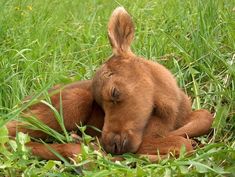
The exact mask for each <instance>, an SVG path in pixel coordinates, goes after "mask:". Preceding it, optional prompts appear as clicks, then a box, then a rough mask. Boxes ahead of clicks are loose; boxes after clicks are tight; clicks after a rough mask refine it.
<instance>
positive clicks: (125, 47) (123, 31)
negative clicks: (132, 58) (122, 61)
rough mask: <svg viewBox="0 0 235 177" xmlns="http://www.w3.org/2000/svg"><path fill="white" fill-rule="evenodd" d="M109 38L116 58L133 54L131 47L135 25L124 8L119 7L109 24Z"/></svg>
mask: <svg viewBox="0 0 235 177" xmlns="http://www.w3.org/2000/svg"><path fill="white" fill-rule="evenodd" d="M108 36H109V41H110V44H111V46H112V48H113V54H114V55H116V56H120V55H121V56H125V55H130V54H132V52H131V49H130V46H131V42H132V40H133V38H134V24H133V22H132V19H131V17H130V15H129V14H128V13H127V11H126V10H125V9H124V8H123V7H117V8H116V9H115V10H114V11H113V13H112V15H111V17H110V20H109V23H108Z"/></svg>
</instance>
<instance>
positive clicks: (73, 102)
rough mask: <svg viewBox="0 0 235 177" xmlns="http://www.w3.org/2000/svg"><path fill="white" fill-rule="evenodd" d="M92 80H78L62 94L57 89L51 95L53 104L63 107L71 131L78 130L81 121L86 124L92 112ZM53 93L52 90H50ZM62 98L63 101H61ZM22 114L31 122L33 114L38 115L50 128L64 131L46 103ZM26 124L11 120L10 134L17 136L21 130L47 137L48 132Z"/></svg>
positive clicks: (37, 136) (65, 121)
mask: <svg viewBox="0 0 235 177" xmlns="http://www.w3.org/2000/svg"><path fill="white" fill-rule="evenodd" d="M90 85H91V81H82V82H77V83H74V84H71V85H68V86H66V87H65V88H63V89H62V90H61V94H60V93H58V91H57V89H58V88H56V89H54V90H52V91H57V93H56V94H52V96H51V97H50V99H51V103H52V106H53V107H54V108H55V109H56V110H57V111H58V112H60V109H61V108H60V106H61V105H62V107H63V121H64V125H65V128H66V129H67V130H69V131H71V130H76V129H77V127H76V125H79V124H80V123H83V124H85V123H86V121H87V118H88V117H89V116H90V114H91V110H92V106H93V97H92V94H91V91H90ZM49 93H51V91H49ZM60 100H62V103H60ZM22 116H24V117H25V119H26V120H28V121H29V122H30V120H31V116H33V117H36V118H37V119H38V120H39V121H41V122H42V123H44V124H46V125H47V126H49V127H50V128H52V129H54V130H56V131H62V130H61V127H60V125H59V123H58V122H57V120H56V118H55V114H54V112H53V111H52V109H51V108H50V107H49V106H47V105H45V104H44V103H41V102H39V103H36V104H34V105H32V106H30V107H29V108H28V109H27V110H26V111H24V112H23V113H22ZM25 125H26V124H24V123H22V122H18V121H10V122H9V123H7V128H8V130H9V135H10V136H15V135H16V132H18V131H21V132H24V133H28V134H29V135H30V136H32V137H35V138H45V137H47V134H46V133H43V132H42V131H38V130H37V131H35V130H30V129H28V128H27V127H26V126H25Z"/></svg>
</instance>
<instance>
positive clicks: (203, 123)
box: [169, 109, 213, 138]
mask: <svg viewBox="0 0 235 177" xmlns="http://www.w3.org/2000/svg"><path fill="white" fill-rule="evenodd" d="M212 122H213V116H212V115H211V113H210V112H208V111H207V110H204V109H201V110H196V111H193V112H192V113H191V114H190V116H189V121H188V123H186V124H185V125H184V126H182V127H180V128H179V129H177V130H174V131H172V132H170V133H169V135H173V136H184V137H189V138H192V137H196V136H201V135H204V134H207V133H208V132H209V131H210V128H211V125H212Z"/></svg>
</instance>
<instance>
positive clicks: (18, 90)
mask: <svg viewBox="0 0 235 177" xmlns="http://www.w3.org/2000/svg"><path fill="white" fill-rule="evenodd" d="M120 5H122V6H124V7H125V8H126V9H127V10H128V12H129V13H130V14H131V15H132V17H133V20H134V22H135V24H136V27H135V29H136V32H135V41H134V43H133V51H134V52H135V53H136V54H138V55H140V56H144V57H145V58H148V59H150V60H153V61H157V62H159V63H161V64H163V65H165V66H166V67H167V68H169V69H170V70H171V71H172V73H173V74H174V75H175V76H176V78H177V81H178V83H179V85H180V86H181V88H182V89H183V90H184V91H185V92H186V93H187V94H188V95H190V96H191V98H192V102H193V108H194V109H199V108H206V109H208V110H210V111H211V112H213V113H214V115H215V120H214V123H213V128H214V131H213V133H211V134H210V135H208V136H203V137H200V138H198V140H199V141H200V142H201V143H202V144H204V145H205V146H204V147H202V148H198V149H197V150H196V152H195V153H194V154H193V155H191V156H185V155H184V153H183V152H182V154H181V156H180V157H179V158H178V159H175V158H170V159H165V160H161V161H160V162H158V163H150V162H149V161H148V160H146V159H141V158H136V157H135V156H133V155H131V154H126V155H125V157H126V160H125V161H123V162H119V163H114V162H111V161H110V160H108V158H106V157H102V156H100V154H99V153H98V152H96V151H92V149H90V148H88V147H87V146H86V145H85V144H84V145H83V153H82V155H81V156H79V157H78V159H77V161H73V162H69V161H67V160H65V159H63V161H62V162H60V161H43V160H39V159H37V158H35V157H32V156H31V155H30V153H29V152H28V150H27V149H26V148H25V146H24V143H25V142H27V141H29V139H28V137H27V136H26V135H24V134H18V136H17V138H16V140H10V139H8V137H7V136H6V135H7V131H6V128H5V127H4V124H5V122H6V121H7V120H10V119H18V115H19V114H20V112H21V111H22V110H23V109H25V107H27V106H29V105H30V104H31V103H32V102H33V101H34V98H37V97H38V96H39V95H40V94H42V93H45V92H46V90H47V89H48V88H50V87H51V86H53V85H55V84H57V83H70V82H73V81H77V80H85V79H90V78H91V77H92V76H93V74H94V72H95V69H96V68H98V67H99V66H100V64H101V63H102V62H104V61H105V60H106V59H107V57H108V56H110V55H111V49H110V46H109V43H108V39H107V22H108V19H109V16H110V14H111V12H112V11H113V9H114V8H115V7H117V6H120ZM234 63H235V2H234V1H233V0H207V1H206V0H195V1H187V0H166V1H161V0H154V1H147V0H136V1H124V0H120V1H109V0H86V1H75V0H64V1H59V0H40V1H33V0H1V1H0V126H1V128H0V176H20V175H24V176H74V175H77V174H80V175H82V174H83V175H85V176H198V175H199V176H200V175H203V176H204V175H206V176H235V174H234V172H235V114H234V113H235V64H234ZM133 74H134V73H133ZM27 95H35V96H34V97H33V98H32V100H31V102H29V103H28V104H26V105H23V106H19V105H21V104H22V99H23V98H24V97H25V96H27ZM48 104H49V103H48ZM52 109H53V108H52ZM54 111H55V114H56V115H57V116H56V117H57V118H58V120H59V121H60V122H61V123H63V121H62V120H61V117H60V115H61V114H60V113H61V112H56V110H54ZM32 123H33V124H35V128H39V129H44V130H45V131H48V132H50V133H51V134H53V135H54V138H55V139H57V140H58V141H60V142H64V141H70V138H69V137H68V136H69V135H68V134H67V133H66V131H64V133H63V134H62V133H61V134H56V132H53V131H52V130H50V129H48V127H46V125H42V124H40V123H39V124H38V122H36V121H34V119H32ZM61 126H62V127H63V124H61ZM81 130H82V131H83V129H82V128H81ZM84 137H85V139H88V140H89V138H90V137H87V136H86V135H84ZM5 143H7V144H8V145H9V146H10V147H11V151H9V149H7V148H5V146H4V144H5ZM182 151H183V150H182ZM87 164H89V165H87Z"/></svg>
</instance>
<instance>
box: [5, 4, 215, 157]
mask: <svg viewBox="0 0 235 177" xmlns="http://www.w3.org/2000/svg"><path fill="white" fill-rule="evenodd" d="M108 35H109V40H110V44H111V46H112V49H113V55H112V56H111V57H110V58H109V59H108V60H107V61H106V62H105V63H104V64H103V65H102V66H101V67H100V68H99V69H98V71H97V72H96V74H95V76H94V77H93V79H92V80H88V81H80V82H77V83H73V84H70V85H67V86H65V87H63V89H61V93H62V94H61V95H62V105H63V118H64V123H65V127H66V129H67V130H68V131H71V130H76V129H77V126H76V125H79V124H80V123H82V124H83V125H92V126H95V127H97V128H99V129H101V130H102V133H101V134H100V133H99V132H96V131H94V130H92V129H88V130H87V133H88V134H90V135H92V136H101V141H102V145H103V147H104V149H105V150H106V151H107V152H110V153H113V154H123V153H125V152H133V153H138V154H152V155H154V154H157V150H158V151H159V153H160V154H166V153H168V152H169V151H171V150H174V151H178V150H179V149H180V148H181V146H182V145H185V146H186V149H187V150H188V151H190V150H192V145H191V143H190V141H189V140H188V139H186V137H188V138H191V137H195V136H200V135H203V134H206V133H208V131H209V129H210V127H211V124H212V121H213V118H212V115H211V114H210V113H209V112H208V111H207V110H197V111H192V109H191V102H190V99H189V98H188V96H187V95H186V94H185V93H184V92H182V90H181V89H180V88H179V87H178V85H177V82H176V80H175V78H174V77H173V75H172V74H171V73H170V71H169V70H168V69H166V68H165V67H164V66H162V65H160V64H159V63H156V62H152V61H149V60H146V59H143V58H141V57H138V56H136V55H135V54H133V53H132V51H131V49H130V45H131V42H132V40H133V37H134V25H133V22H132V20H131V17H130V16H129V14H128V13H127V12H126V11H125V9H124V8H122V7H119V8H117V9H115V10H114V12H113V14H112V16H111V18H110V21H109V24H108ZM53 90H60V88H54V89H53ZM51 102H52V105H53V106H54V107H55V108H56V109H57V110H59V109H60V93H56V94H52V96H51ZM24 115H27V116H30V115H34V116H36V117H37V118H38V119H40V120H41V121H43V122H44V123H45V124H47V125H48V126H50V127H51V128H53V129H55V130H58V131H61V128H60V126H59V124H58V123H57V121H56V119H55V118H54V115H53V111H52V110H50V108H49V107H48V106H47V105H45V104H43V103H37V104H35V105H33V106H31V107H29V109H28V110H27V111H25V112H24ZM7 126H8V130H9V132H10V133H9V134H10V135H12V136H15V132H16V128H17V127H18V131H23V132H25V133H29V134H30V135H31V136H33V137H37V138H45V137H46V136H47V135H46V134H45V133H43V132H40V131H34V130H29V129H26V128H25V127H24V125H23V124H22V123H19V122H15V121H14V122H10V123H8V125H7ZM29 146H31V147H32V150H33V153H34V154H36V155H39V156H41V157H43V158H46V159H50V158H56V157H55V156H53V154H52V153H50V151H48V150H46V148H45V147H44V146H43V145H42V144H39V143H31V144H29ZM51 146H52V147H53V148H54V149H55V150H57V151H58V152H60V153H62V155H64V156H66V157H67V156H72V154H74V153H79V152H80V144H54V145H51Z"/></svg>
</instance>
